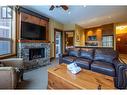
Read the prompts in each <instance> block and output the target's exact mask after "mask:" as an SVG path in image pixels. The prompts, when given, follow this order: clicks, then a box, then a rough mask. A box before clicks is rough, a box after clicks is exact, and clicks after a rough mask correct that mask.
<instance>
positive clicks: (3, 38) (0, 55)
mask: <svg viewBox="0 0 127 95" xmlns="http://www.w3.org/2000/svg"><path fill="white" fill-rule="evenodd" d="M1 7H7V8H6V17H7V9H8V8H11V9H12V8H13V7H9V6H1ZM11 12H12V17H11V18H2V17H1V18H0V19H10V20H11V27H10V31H11V34H10V38H9V37H8V38H5V37H0V41H8V42H10V52H9V53H6V54H0V58H3V57H8V56H12V55H16V54H15V53H13V48H16V47H13V44H14V43H13V32H15V31H13V16H14V13H13V9H12V11H11ZM15 20H16V14H15ZM15 26H16V22H15ZM15 28H16V27H15ZM15 44H16V41H15ZM14 52H15V51H14Z"/></svg>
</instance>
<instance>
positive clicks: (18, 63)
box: [0, 58, 24, 80]
mask: <svg viewBox="0 0 127 95" xmlns="http://www.w3.org/2000/svg"><path fill="white" fill-rule="evenodd" d="M0 61H1V63H2V64H3V65H4V67H14V68H17V69H18V70H19V78H20V79H21V80H23V73H24V70H23V69H24V64H23V59H22V58H8V59H2V60H0Z"/></svg>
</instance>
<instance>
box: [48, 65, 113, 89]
mask: <svg viewBox="0 0 127 95" xmlns="http://www.w3.org/2000/svg"><path fill="white" fill-rule="evenodd" d="M48 88H49V89H115V87H114V82H113V77H110V76H107V75H104V74H100V73H96V72H93V71H90V70H85V69H82V71H81V72H79V73H78V74H76V75H74V74H72V73H71V72H70V71H69V70H68V69H67V66H66V65H65V64H61V65H58V66H56V67H52V68H49V69H48Z"/></svg>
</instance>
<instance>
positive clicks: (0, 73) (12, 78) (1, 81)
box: [0, 67, 17, 89]
mask: <svg viewBox="0 0 127 95" xmlns="http://www.w3.org/2000/svg"><path fill="white" fill-rule="evenodd" d="M16 85H17V74H16V71H15V69H14V68H13V67H0V89H14V88H16Z"/></svg>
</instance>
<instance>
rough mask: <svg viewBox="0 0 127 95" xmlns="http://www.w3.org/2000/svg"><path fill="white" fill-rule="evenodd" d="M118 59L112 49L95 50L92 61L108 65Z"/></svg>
mask: <svg viewBox="0 0 127 95" xmlns="http://www.w3.org/2000/svg"><path fill="white" fill-rule="evenodd" d="M116 58H118V53H117V52H116V51H114V50H113V49H96V50H95V56H94V60H96V61H105V62H108V63H113V60H114V59H116Z"/></svg>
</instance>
